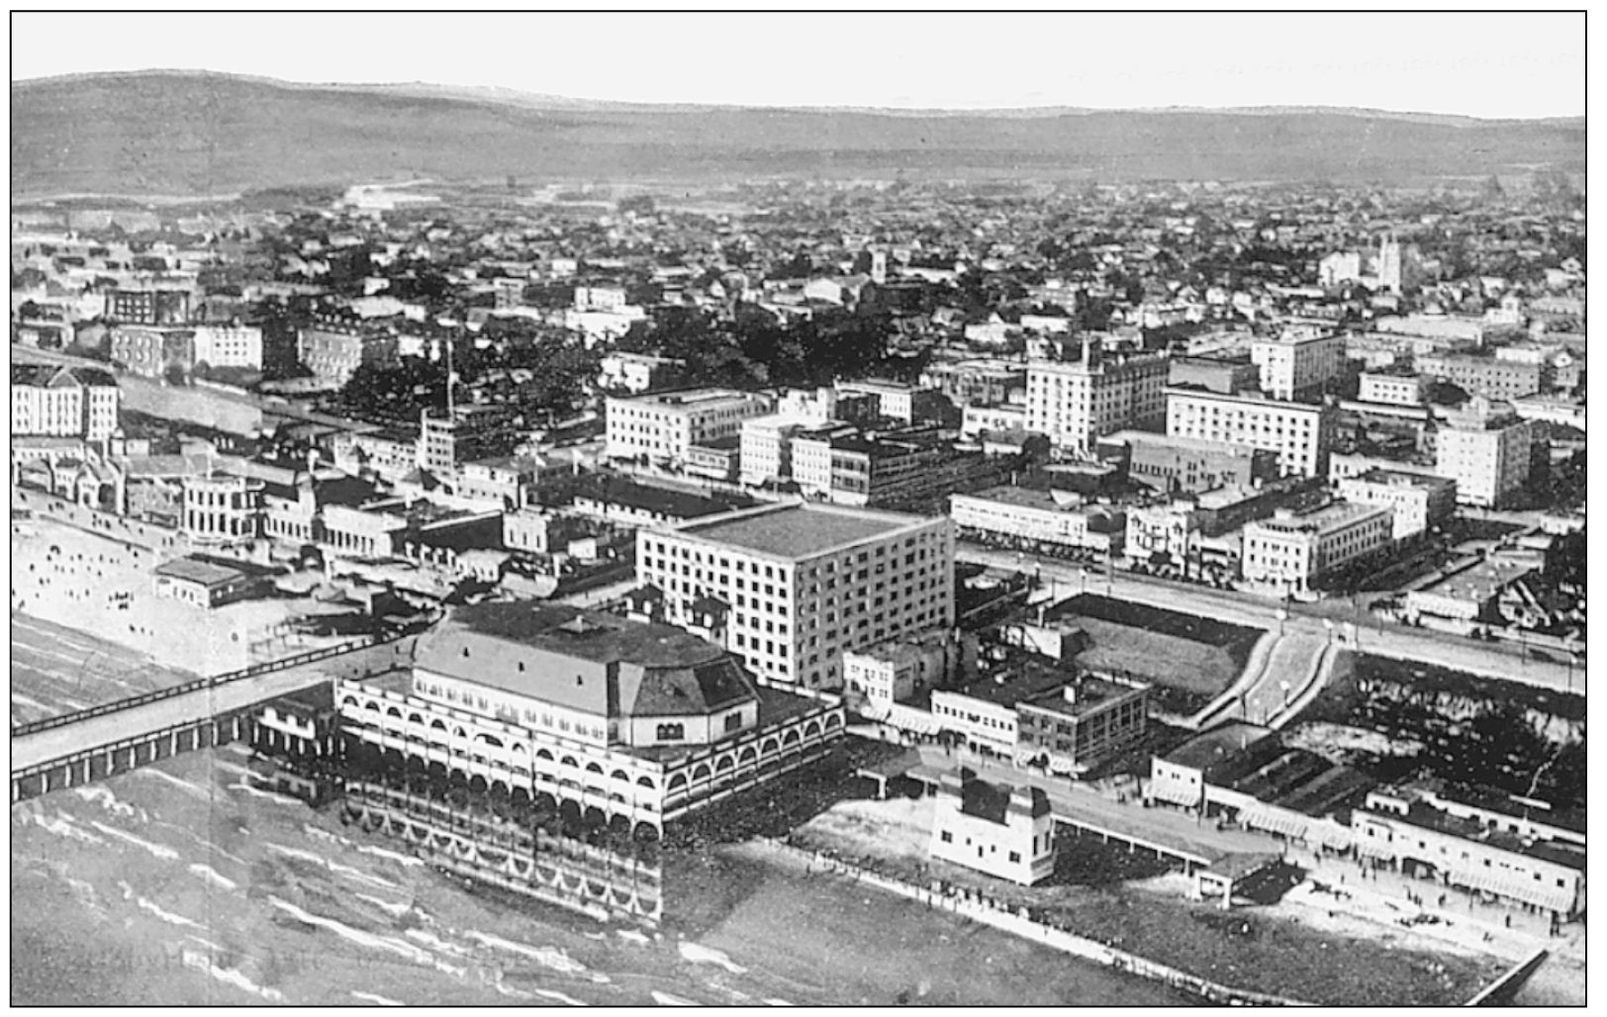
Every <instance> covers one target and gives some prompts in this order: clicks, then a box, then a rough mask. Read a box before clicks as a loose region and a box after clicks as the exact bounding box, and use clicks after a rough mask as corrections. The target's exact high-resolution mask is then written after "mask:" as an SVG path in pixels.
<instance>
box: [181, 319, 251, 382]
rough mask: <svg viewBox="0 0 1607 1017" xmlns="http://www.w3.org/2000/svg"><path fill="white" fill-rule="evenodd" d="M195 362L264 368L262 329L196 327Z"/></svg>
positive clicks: (193, 327) (214, 365)
mask: <svg viewBox="0 0 1607 1017" xmlns="http://www.w3.org/2000/svg"><path fill="white" fill-rule="evenodd" d="M191 328H192V330H193V331H194V333H195V336H194V340H193V341H194V342H195V362H196V363H197V364H200V363H203V362H204V363H206V364H209V365H211V366H212V367H244V368H248V369H250V370H253V371H259V370H261V369H262V329H260V328H258V327H257V326H256V325H194V326H191Z"/></svg>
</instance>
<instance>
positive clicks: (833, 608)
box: [636, 503, 954, 689]
mask: <svg viewBox="0 0 1607 1017" xmlns="http://www.w3.org/2000/svg"><path fill="white" fill-rule="evenodd" d="M636 578H637V579H638V581H640V582H641V583H643V584H646V585H650V586H652V587H654V588H656V589H657V590H659V591H660V592H661V593H662V594H663V610H664V614H665V618H664V620H666V621H668V622H670V623H671V624H675V625H691V624H695V623H696V618H697V617H698V616H699V615H703V614H705V613H706V610H707V609H708V608H709V607H710V603H709V602H710V601H712V602H713V604H714V606H715V607H716V609H717V611H718V613H719V614H720V616H721V620H720V624H719V631H721V632H723V641H724V643H725V645H726V647H727V648H729V649H730V650H731V651H733V652H734V653H736V654H737V655H738V656H739V657H741V658H743V659H745V660H746V661H747V664H748V667H749V668H751V669H752V670H753V672H754V673H755V674H756V675H758V676H759V677H760V678H761V680H763V681H765V682H766V683H769V684H772V685H784V686H797V687H801V688H808V689H840V688H842V686H843V673H842V659H841V658H842V653H843V651H844V650H854V649H859V648H860V647H864V646H870V645H874V644H876V643H880V642H882V641H884V640H887V639H890V638H892V637H894V636H898V635H902V634H904V633H909V632H919V631H922V630H925V629H932V628H948V627H950V626H952V625H953V624H954V534H953V526H952V524H951V523H950V521H949V520H948V519H947V518H946V517H938V518H925V517H921V516H910V515H901V514H896V513H891V512H880V511H869V510H865V509H853V508H845V507H840V506H826V505H814V504H807V503H804V504H797V503H783V504H778V505H765V506H762V507H759V508H753V509H745V510H742V511H738V512H731V513H727V514H724V515H719V516H715V517H712V518H708V519H699V520H695V521H691V522H687V523H683V524H681V525H679V526H676V527H673V528H666V529H660V530H653V531H643V532H641V533H639V534H638V535H637V541H636Z"/></svg>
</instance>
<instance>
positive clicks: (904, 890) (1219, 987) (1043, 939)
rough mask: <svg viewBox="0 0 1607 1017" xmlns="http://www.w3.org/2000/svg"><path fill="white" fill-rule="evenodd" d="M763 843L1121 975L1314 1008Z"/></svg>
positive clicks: (985, 905)
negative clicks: (1132, 975) (1223, 982)
mask: <svg viewBox="0 0 1607 1017" xmlns="http://www.w3.org/2000/svg"><path fill="white" fill-rule="evenodd" d="M757 839H758V840H760V841H762V842H763V843H765V844H767V845H769V846H770V847H772V848H774V849H775V850H776V851H779V852H780V853H782V854H784V855H787V856H789V857H791V858H793V859H795V860H797V861H802V862H805V863H807V864H809V865H810V866H811V867H818V868H820V869H823V870H825V871H828V872H834V873H837V874H839V875H845V876H852V877H853V878H854V879H855V880H856V881H857V882H861V883H866V884H869V885H870V886H874V887H877V888H878V889H882V890H886V891H887V892H889V893H895V894H898V895H899V896H901V897H906V898H908V899H910V900H915V901H920V902H921V903H923V904H926V905H927V906H928V907H937V908H943V909H944V910H946V911H951V912H953V913H954V914H957V915H963V916H964V917H966V918H969V919H971V920H972V921H976V922H981V923H982V924H984V925H989V926H992V927H993V928H996V929H999V930H1001V931H1003V932H1009V933H1013V934H1014V935H1017V936H1021V937H1022V938H1024V939H1030V940H1033V941H1036V942H1039V943H1043V944H1044V945H1046V946H1050V947H1053V948H1054V949H1056V950H1059V951H1061V952H1062V953H1069V954H1071V955H1073V956H1075V957H1081V958H1083V959H1084V960H1088V961H1092V962H1094V963H1095V964H1100V965H1103V966H1105V967H1108V968H1112V969H1114V970H1117V971H1126V972H1128V973H1130V974H1134V975H1137V976H1139V977H1140V978H1148V979H1150V980H1152V981H1158V982H1163V983H1165V984H1167V985H1170V986H1172V987H1173V988H1178V989H1182V990H1183V991H1185V992H1191V993H1193V994H1195V995H1197V996H1200V997H1202V998H1204V999H1207V1000H1210V1001H1211V1002H1214V1003H1227V1004H1250V1005H1254V1006H1309V1005H1311V1004H1309V1003H1304V1002H1302V1001H1300V1000H1296V999H1290V998H1287V997H1284V996H1275V995H1271V994H1269V993H1264V992H1255V991H1253V990H1250V989H1238V988H1234V987H1232V986H1229V985H1223V984H1221V983H1220V982H1213V981H1211V980H1209V979H1206V978H1201V977H1199V976H1198V975H1191V974H1189V973H1188V972H1186V971H1179V970H1177V969H1176V968H1173V967H1168V966H1167V965H1165V964H1161V963H1158V962H1156V961H1152V960H1149V959H1148V958H1145V957H1140V956H1138V955H1137V954H1131V953H1127V952H1126V951H1124V950H1117V949H1115V948H1114V947H1110V946H1106V945H1105V944H1104V943H1100V942H1097V941H1095V940H1091V939H1086V938H1084V937H1082V936H1079V935H1076V934H1075V933H1072V932H1067V931H1066V930H1064V929H1057V928H1055V927H1054V926H1050V925H1045V924H1043V923H1042V922H1035V921H1033V920H1032V919H1031V918H1028V917H1027V916H1026V915H1025V914H1024V913H1022V912H1024V911H1025V909H1022V912H1017V911H1012V910H1010V909H1009V908H1006V907H1003V906H1001V905H999V904H996V903H994V902H992V901H990V900H987V899H986V898H984V897H982V896H981V895H980V894H977V893H974V892H971V893H966V892H963V891H962V892H961V893H955V892H952V891H949V892H940V891H936V890H933V889H931V888H929V887H920V886H915V885H914V884H912V883H906V882H904V881H902V880H899V879H894V878H892V877H889V876H884V875H882V874H881V873H878V872H872V871H870V870H868V869H863V868H860V867H859V866H857V865H851V864H849V863H847V862H844V861H841V860H840V859H837V858H833V857H831V856H830V855H826V854H822V853H821V852H818V851H808V850H805V849H804V848H800V847H795V846H794V845H792V844H789V843H787V842H786V841H782V840H776V839H774V838H770V837H759V838H757Z"/></svg>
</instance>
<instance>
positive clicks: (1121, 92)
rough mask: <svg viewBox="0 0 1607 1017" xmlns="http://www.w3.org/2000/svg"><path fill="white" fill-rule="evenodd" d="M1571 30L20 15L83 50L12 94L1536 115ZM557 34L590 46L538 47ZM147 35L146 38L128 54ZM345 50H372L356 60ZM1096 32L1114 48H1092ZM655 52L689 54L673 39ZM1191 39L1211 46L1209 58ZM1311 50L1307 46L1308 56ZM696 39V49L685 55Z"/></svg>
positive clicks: (1551, 92)
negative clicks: (244, 88)
mask: <svg viewBox="0 0 1607 1017" xmlns="http://www.w3.org/2000/svg"><path fill="white" fill-rule="evenodd" d="M1581 20H1582V19H1580V18H1578V17H1576V16H1571V15H1566V14H1564V15H1557V14H1516V15H1515V14H1496V13H1490V12H1476V13H1472V14H1467V13H1464V14H1456V15H1448V14H1435V13H1430V14H1424V13H1418V14H1387V15H1386V14H1367V15H1361V14H1332V13H1326V14H1315V13H1292V14H1289V13H1286V14H1265V13H1255V14H1245V13H1241V14H1214V15H1203V14H1169V15H1156V14H1137V13H1123V14H1023V15H1013V16H1007V17H1006V16H986V15H974V14H973V15H926V16H922V17H920V18H911V17H910V16H908V15H889V14H877V15H854V16H848V15H827V14H787V15H766V16H764V17H753V16H751V15H749V16H743V15H733V14H701V15H673V16H672V15H667V14H659V13H653V14H633V15H630V16H628V17H627V16H622V15H607V14H563V15H556V14H541V15H530V14H525V15H515V14H501V13H498V14H480V15H474V16H464V15H426V14H391V15H387V16H383V17H379V16H375V15H372V14H366V15H364V14H319V15H317V16H316V17H314V16H312V15H309V14H305V13H302V14H285V13H273V14H210V15H209V14H196V13H183V14H155V15H151V14H142V15H139V16H138V17H137V18H135V17H134V16H131V15H119V14H109V15H96V16H95V17H94V18H86V17H85V16H83V15H72V14H67V13H35V14H24V15H14V16H13V30H14V32H15V33H16V35H17V36H18V37H19V38H27V37H30V36H36V37H51V38H59V37H62V36H63V35H70V36H71V37H72V39H73V43H74V44H73V46H72V47H70V48H64V47H19V48H18V49H17V51H16V52H15V53H14V55H13V63H12V71H13V78H12V80H13V81H14V82H17V81H25V80H32V79H38V78H47V77H56V76H62V75H71V74H85V73H96V72H109V71H110V72H118V71H122V72H132V71H142V70H153V69H180V70H197V71H212V72H217V73H226V74H244V75H250V76H258V77H267V78H273V79H277V80H282V81H289V82H295V83H305V84H343V85H353V84H397V83H410V84H411V83H423V84H429V85H438V86H442V87H447V88H485V89H498V90H506V91H509V92H517V93H527V94H534V95H547V96H554V97H563V98H568V99H575V100H583V101H599V102H629V103H663V104H696V105H739V106H748V107H813V108H836V107H841V108H859V109H865V108H877V109H908V110H969V111H984V110H1012V109H1014V110H1026V109H1037V108H1057V107H1065V108H1081V109H1169V108H1181V109H1244V108H1258V107H1333V108H1353V109H1366V110H1383V111H1389V112H1397V113H1422V114H1436V115H1450V116H1467V117H1476V118H1481V119H1541V118H1556V117H1575V116H1583V115H1584V108H1585V105H1584V96H1585V77H1584V74H1585V58H1584V44H1585V42H1584V35H1583V34H1582V33H1580V32H1579V31H1577V27H1579V25H1578V22H1579V21H1581ZM169 28H171V29H172V30H168V29H169ZM552 35H557V36H559V37H561V38H573V39H578V40H580V41H583V42H587V43H588V44H587V45H580V46H559V47H552V46H550V45H545V44H544V43H543V42H542V40H544V39H547V38H549V37H550V36H552ZM141 37H143V40H144V42H143V44H142V45H140V46H137V47H130V46H128V45H127V42H128V40H129V39H130V38H141ZM239 38H251V39H253V40H255V44H254V45H253V46H251V47H250V48H248V49H243V48H241V47H239V46H238V45H235V44H234V40H236V39H239ZM352 38H363V39H365V40H366V41H368V42H370V43H377V44H373V45H369V46H366V47H362V48H356V47H352V46H351V45H350V44H349V43H350V40H351V39H352ZM1090 38H1099V39H1107V40H1116V42H1117V44H1116V45H1101V46H1097V47H1090V46H1088V45H1086V43H1087V40H1089V39H1090ZM665 39H673V40H675V41H676V42H678V43H682V44H683V45H678V46H666V45H665ZM1202 39H1204V40H1209V41H1210V42H1211V43H1215V45H1213V46H1210V47H1203V46H1202V45H1201V40H1202ZM1316 39H1321V40H1322V42H1323V45H1322V46H1321V47H1320V49H1314V48H1313V47H1312V46H1311V45H1310V42H1311V41H1312V40H1316ZM782 41H784V42H785V43H786V46H785V49H784V50H782V49H780V48H779V47H778V46H777V43H778V42H782ZM688 47H689V48H691V49H693V50H698V49H701V50H705V51H707V55H706V56H705V57H704V58H700V59H697V60H688V59H687V57H688V55H689V54H688V49H687V48H688ZM198 55H199V57H198ZM533 56H534V57H535V59H532V57H533ZM1135 72H1136V73H1135ZM1514 81H1522V82H1523V83H1524V87H1522V88H1514V87H1512V85H1511V83H1512V82H1514Z"/></svg>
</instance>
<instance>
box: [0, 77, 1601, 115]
mask: <svg viewBox="0 0 1607 1017" xmlns="http://www.w3.org/2000/svg"><path fill="white" fill-rule="evenodd" d="M161 74H172V75H192V76H198V77H200V76H208V75H210V76H214V77H220V78H233V79H236V80H241V81H255V82H261V83H267V84H271V85H275V86H281V87H288V88H325V89H348V90H364V89H367V90H382V89H396V88H424V89H438V90H443V91H460V92H482V93H497V92H500V93H503V94H505V95H510V96H522V97H525V98H529V99H536V100H541V99H545V100H549V101H554V102H559V103H576V104H594V105H598V106H622V107H634V108H639V109H646V110H653V109H660V110H672V109H677V108H679V109H686V108H695V109H733V110H741V109H764V110H790V111H798V112H811V113H870V114H876V113H882V114H893V115H922V114H928V115H931V114H948V115H973V116H986V115H989V114H993V115H1008V114H1016V115H1021V114H1033V113H1040V114H1041V113H1055V112H1062V113H1278V112H1282V113H1291V114H1292V113H1301V112H1312V113H1336V114H1343V115H1380V116H1393V117H1421V118H1440V119H1452V120H1469V121H1475V122H1478V123H1490V124H1496V123H1536V122H1545V121H1559V120H1577V121H1581V122H1582V121H1584V120H1585V119H1586V115H1585V114H1584V113H1556V114H1542V115H1535V116H1498V117H1492V116H1479V115H1477V114H1472V113H1448V112H1440V111H1434V110H1421V109H1386V108H1383V107H1374V106H1336V105H1327V104H1324V103H1266V104H1261V105H1238V106H1198V105H1167V106H1078V105H1073V104H1070V103H1046V104H1041V105H1021V106H976V107H963V106H876V105H832V104H829V103H777V102H710V101H704V100H668V101H650V100H640V99H603V98H597V97H592V96H579V95H563V94H559V93H555V92H535V91H529V90H527V89H523V88H516V87H513V86H510V85H497V84H480V85H461V84H449V83H445V82H435V81H423V80H419V79H413V80H400V79H398V80H393V81H302V80H295V79H290V78H276V77H272V76H270V75H265V74H242V73H239V72H236V71H219V70H213V69H211V68H205V67H144V68H137V69H128V70H108V71H68V72H66V73H62V74H49V75H43V76H41V77H33V78H16V79H13V80H12V82H11V84H12V86H13V87H16V86H18V85H36V84H45V83H49V82H55V81H72V80H79V79H85V78H96V77H116V76H120V75H121V76H130V75H161ZM457 98H460V99H464V100H465V101H467V100H468V98H469V97H468V96H461V95H460V96H457ZM485 98H486V99H487V100H489V98H490V97H489V96H486V97H485Z"/></svg>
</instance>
